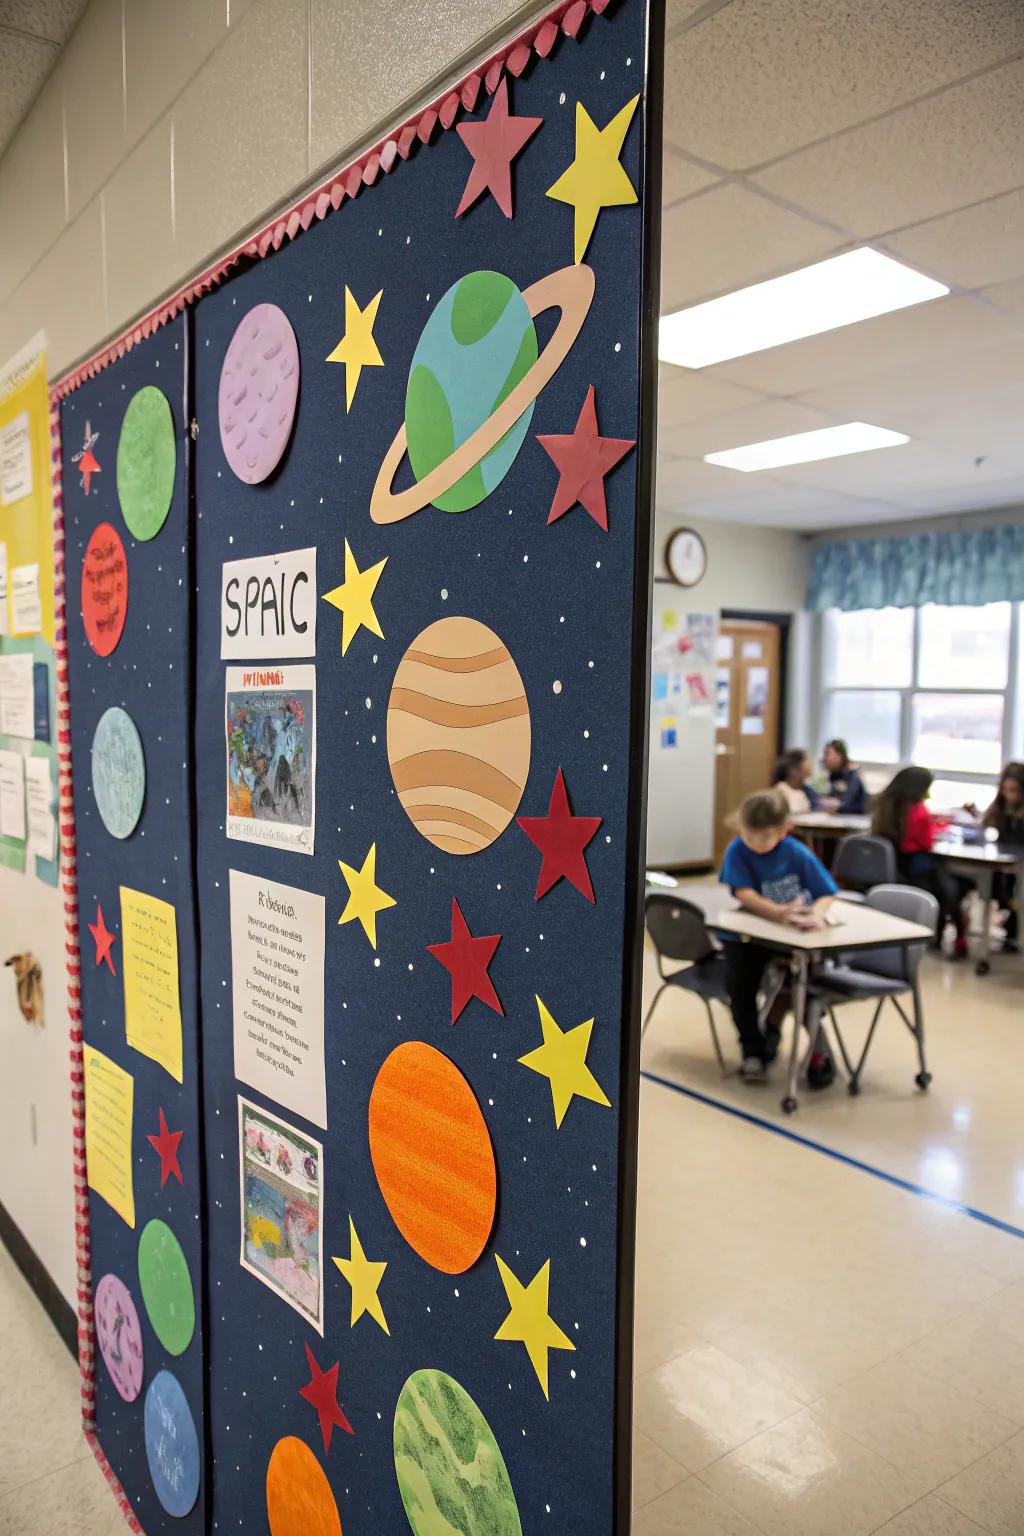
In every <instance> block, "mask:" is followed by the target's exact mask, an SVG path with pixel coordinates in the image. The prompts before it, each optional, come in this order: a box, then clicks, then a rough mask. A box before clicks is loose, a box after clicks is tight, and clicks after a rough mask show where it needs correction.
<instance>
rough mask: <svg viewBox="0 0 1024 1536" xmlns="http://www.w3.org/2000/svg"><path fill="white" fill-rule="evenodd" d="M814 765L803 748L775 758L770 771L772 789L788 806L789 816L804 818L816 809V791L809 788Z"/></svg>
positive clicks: (795, 748)
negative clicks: (776, 791)
mask: <svg viewBox="0 0 1024 1536" xmlns="http://www.w3.org/2000/svg"><path fill="white" fill-rule="evenodd" d="M813 772H814V764H813V763H812V762H811V759H810V758H809V757H808V755H807V753H806V752H805V751H804V749H803V747H794V748H793V749H792V750H791V751H789V752H783V754H782V756H781V757H779V758H776V760H775V767H774V768H773V769H772V788H773V789H777V790H778V791H779V793H780V794H781V795H782V796H783V797H784V799H785V801H786V804H787V805H788V806H789V810H790V815H792V816H806V815H807V813H808V811H813V810H816V809H817V805H818V799H819V796H818V791H817V790H816V789H813V788H812V787H811V782H810V780H811V775H812V774H813Z"/></svg>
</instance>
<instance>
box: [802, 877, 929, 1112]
mask: <svg viewBox="0 0 1024 1536" xmlns="http://www.w3.org/2000/svg"><path fill="white" fill-rule="evenodd" d="M865 902H866V905H867V906H869V907H874V908H875V910H876V911H878V912H887V913H889V915H890V916H891V917H902V918H904V919H905V920H906V921H907V922H908V923H919V924H921V926H922V927H924V928H930V929H931V930H932V932H933V933H934V932H936V931H937V930H938V923H939V904H938V902H937V901H936V899H935V897H934V896H933V895H932V894H931V892H930V891H922V890H919V889H918V888H917V887H916V886H912V885H876V886H875V887H874V888H873V889H872V890H870V891H868V893H867V896H866V897H865ZM927 948H928V943H927V941H926V940H922V941H921V943H920V944H908V945H906V946H905V947H898V946H895V945H894V946H893V947H892V948H891V949H869V950H863V951H861V952H860V953H851V954H850V955H849V956H847V957H846V958H845V961H843V962H841V963H840V964H838V965H835V966H832V967H829V968H827V969H824V970H822V971H820V972H819V973H818V975H817V976H816V977H815V979H814V980H813V981H812V982H811V988H810V995H809V997H808V1010H809V1017H808V1024H809V1026H810V1027H811V1030H812V1036H813V1034H814V1032H815V1031H814V1026H815V1025H816V1024H817V1023H818V1022H819V1021H820V1020H821V1018H822V1015H825V1014H827V1015H828V1019H829V1022H830V1023H831V1025H832V1028H833V1030H834V1031H835V1036H836V1041H837V1043H838V1045H839V1050H840V1052H841V1054H842V1058H843V1065H844V1066H845V1068H846V1072H847V1077H848V1079H849V1081H848V1083H847V1091H848V1092H849V1093H852V1094H857V1093H859V1092H860V1079H861V1073H862V1072H863V1070H864V1065H865V1063H866V1061H867V1059H868V1052H869V1051H870V1049H871V1042H872V1040H873V1039H874V1036H875V1030H876V1029H877V1027H878V1021H879V1019H880V1017H881V1015H882V1010H883V1008H884V1007H885V1005H886V1003H887V1002H891V1003H892V1006H893V1007H894V1008H895V1009H896V1012H897V1013H898V1014H899V1016H900V1018H901V1019H902V1020H903V1023H904V1024H905V1025H906V1026H907V1029H908V1030H909V1031H910V1033H911V1034H912V1035H913V1037H914V1040H915V1042H916V1044H917V1060H918V1072H917V1076H916V1077H915V1079H914V1081H915V1082H916V1084H917V1086H918V1087H919V1088H927V1087H928V1085H929V1083H930V1082H931V1080H932V1074H931V1073H930V1072H929V1071H928V1065H927V1062H926V1060H925V1051H924V1008H923V1006H922V1004H921V990H920V986H919V982H918V972H919V971H920V968H921V961H922V959H923V958H924V954H925V951H926V950H927ZM908 998H909V999H910V1002H911V1011H910V1012H909V1013H908V1011H907V1008H906V1006H905V1003H906V1000H907V999H908ZM869 1001H873V1002H875V1003H876V1007H875V1011H874V1014H873V1015H872V1018H871V1023H870V1025H869V1027H868V1033H867V1038H866V1040H865V1041H864V1048H863V1050H862V1051H861V1053H860V1058H859V1060H858V1061H857V1063H856V1065H855V1064H854V1063H853V1061H852V1060H851V1058H850V1054H849V1052H848V1050H847V1048H846V1041H845V1040H844V1038H843V1035H842V1031H841V1030H840V1028H839V1024H838V1022H837V1020H836V1009H837V1008H840V1007H842V1006H843V1005H844V1004H845V1003H858V1002H869Z"/></svg>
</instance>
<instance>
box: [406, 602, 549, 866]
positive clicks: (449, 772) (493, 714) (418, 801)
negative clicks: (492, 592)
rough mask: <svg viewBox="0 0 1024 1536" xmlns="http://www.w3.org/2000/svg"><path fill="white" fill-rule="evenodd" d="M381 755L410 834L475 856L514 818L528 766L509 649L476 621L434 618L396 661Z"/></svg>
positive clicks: (526, 732)
mask: <svg viewBox="0 0 1024 1536" xmlns="http://www.w3.org/2000/svg"><path fill="white" fill-rule="evenodd" d="M388 762H389V763H390V765H391V776H392V778H393V779H394V781H395V789H396V790H397V791H398V798H399V799H400V800H401V802H402V805H403V807H404V808H405V812H406V814H407V815H408V816H409V817H410V819H411V820H412V823H413V825H414V826H415V827H416V829H417V831H418V832H421V833H422V834H423V836H424V837H425V838H426V839H427V841H428V842H431V843H433V844H434V846H435V847H436V848H443V849H444V850H445V852H446V853H455V854H467V853H479V852H480V851H481V849H483V848H488V847H490V845H491V843H493V842H494V840H495V838H497V837H500V836H501V834H502V832H504V830H505V828H506V827H507V826H508V824H509V822H510V821H511V820H512V817H513V816H514V815H515V813H516V810H517V808H518V806H519V801H520V799H521V798H522V793H523V789H524V788H525V786H526V778H527V775H528V773H529V771H530V706H529V704H528V703H527V700H526V689H525V688H524V687H523V680H522V678H521V677H520V675H519V669H518V668H517V666H516V664H515V662H514V661H513V660H512V657H511V655H510V654H509V650H508V647H507V646H506V645H505V644H504V643H503V641H502V640H500V639H499V637H498V636H497V635H496V634H495V633H494V631H493V629H488V628H487V625H486V624H481V623H479V622H478V620H476V619H470V618H461V617H460V618H450V619H438V620H437V622H436V623H435V624H430V625H428V627H427V628H426V629H424V630H422V631H421V632H420V633H419V634H418V635H417V636H416V639H415V640H414V641H413V642H412V644H411V645H410V647H409V649H408V650H407V651H406V653H405V655H404V656H403V657H402V660H401V661H400V662H399V664H398V671H397V672H396V673H395V681H394V683H393V684H392V688H391V698H390V699H389V701H388Z"/></svg>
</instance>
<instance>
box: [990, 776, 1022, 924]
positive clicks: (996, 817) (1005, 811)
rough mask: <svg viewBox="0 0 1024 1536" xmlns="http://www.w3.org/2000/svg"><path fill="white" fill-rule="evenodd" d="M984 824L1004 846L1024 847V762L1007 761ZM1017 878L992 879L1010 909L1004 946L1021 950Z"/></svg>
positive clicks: (996, 894)
mask: <svg viewBox="0 0 1024 1536" xmlns="http://www.w3.org/2000/svg"><path fill="white" fill-rule="evenodd" d="M981 824H982V826H983V827H986V828H988V829H990V830H991V831H993V832H995V833H996V835H997V837H998V838H999V846H1000V848H1005V849H1008V850H1013V851H1016V850H1017V849H1022V850H1024V763H1007V765H1006V767H1005V768H1004V769H1003V771H1002V773H1001V774H1000V777H999V790H998V792H997V794H996V797H995V799H994V800H993V802H992V804H991V805H990V806H989V808H988V810H987V811H986V812H985V814H984V816H983V817H982V818H981ZM1015 886H1016V881H1015V879H1014V877H1013V875H1008V874H1004V873H1002V872H1000V873H999V874H997V875H996V876H995V879H994V880H993V882H992V895H993V896H994V898H995V899H996V901H998V903H999V905H1000V906H1001V907H1007V908H1009V913H1010V915H1009V917H1008V918H1007V920H1006V938H1005V939H1004V941H1003V948H1004V949H1005V950H1008V951H1009V952H1010V954H1013V955H1015V954H1017V953H1018V952H1019V948H1020V946H1019V940H1018V921H1019V913H1018V910H1017V900H1016V891H1015Z"/></svg>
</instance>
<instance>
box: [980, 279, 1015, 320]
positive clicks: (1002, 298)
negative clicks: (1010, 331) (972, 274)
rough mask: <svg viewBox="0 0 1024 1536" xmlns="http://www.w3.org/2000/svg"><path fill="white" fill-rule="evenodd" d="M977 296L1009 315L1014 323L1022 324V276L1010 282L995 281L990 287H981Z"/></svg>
mask: <svg viewBox="0 0 1024 1536" xmlns="http://www.w3.org/2000/svg"><path fill="white" fill-rule="evenodd" d="M979 298H982V299H984V300H985V302H986V303H987V304H994V305H995V306H996V308H997V309H999V310H1001V311H1002V312H1003V314H1006V315H1009V316H1010V317H1011V319H1012V320H1013V323H1014V324H1015V325H1018V326H1019V325H1024V277H1018V278H1017V279H1016V280H1015V281H1014V282H1012V283H996V284H994V286H993V287H991V288H982V289H981V291H980V293H979Z"/></svg>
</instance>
